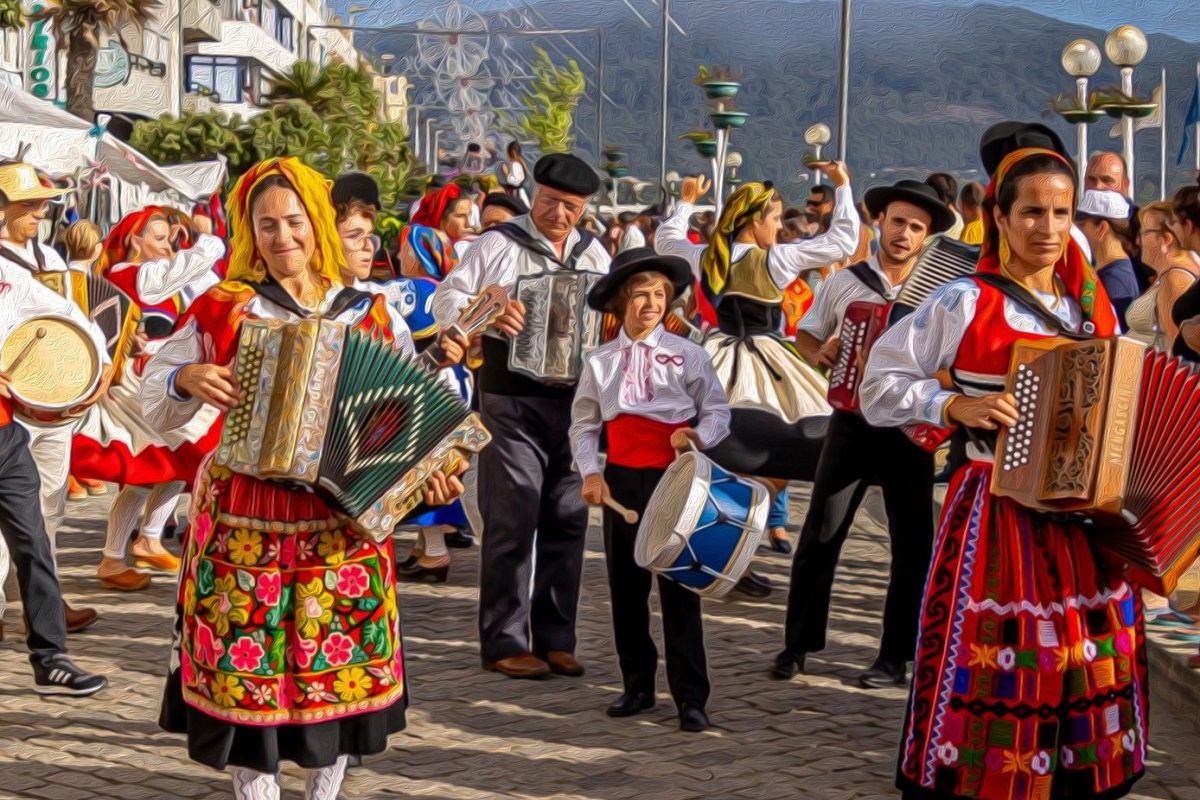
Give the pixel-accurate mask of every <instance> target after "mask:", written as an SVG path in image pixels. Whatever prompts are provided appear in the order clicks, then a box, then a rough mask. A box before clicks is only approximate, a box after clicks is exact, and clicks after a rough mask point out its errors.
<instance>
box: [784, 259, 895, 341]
mask: <svg viewBox="0 0 1200 800" xmlns="http://www.w3.org/2000/svg"><path fill="white" fill-rule="evenodd" d="M866 263H867V265H868V266H869V267H870V268H871V271H872V272H874V273H875V275H876V276H878V278H879V281H880V283H882V284H883V288H884V289H885V290H886V291H887V294H886V296H884V297H880V296H879V295H878V294H876V292H875V290H874V289H872V288H871V287H869V286H867V285H866V284H865V283H863V282H862V280H861V279H860V278H859V277H858V276H857V275H855V274H854V273H853V272H851V271H850V270H849V268H847V269H839V270H838V271H837V272H835V273H833V274H832V275H831V276H829V279H828V280H826V281H825V282H824V283H823V284H821V287H820V288H819V289H817V290H816V296H815V297H814V298H813V304H812V308H810V309H809V310H808V313H807V314H805V315H804V317H803V318H802V319H801V320H800V324H799V325H798V326H797V330H802V331H804V332H805V333H807V334H809V335H810V336H812V337H813V338H814V339H816V340H817V341H819V342H825V341H827V340H828V339H829V337H830V336H833V335H834V334H835V333H837V332H838V329H839V328H840V327H841V326H842V318H843V317H845V316H846V308H847V307H848V306H849V305H850V304H851V303H858V302H867V303H884V302H887V303H890V302H892V301H893V300H895V299H896V295H898V294H900V289H901V288H903V286H904V284H903V283H897V284H896V285H895V286H893V285H892V283H891V281H889V280H888V277H887V275H885V274H884V272H883V270H882V269H881V268H880V267H879V257H878V256H871V257H870V258H869V259H868V260H867V262H866Z"/></svg>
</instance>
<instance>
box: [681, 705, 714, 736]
mask: <svg viewBox="0 0 1200 800" xmlns="http://www.w3.org/2000/svg"><path fill="white" fill-rule="evenodd" d="M709 724H710V723H709V721H708V714H705V713H704V709H703V708H701V707H700V706H698V705H696V704H695V703H684V704H683V705H681V706H680V707H679V730H681V731H687V732H688V733H699V732H700V731H703V730H707V729H708V726H709Z"/></svg>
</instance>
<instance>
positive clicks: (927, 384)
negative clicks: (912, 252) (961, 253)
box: [859, 279, 979, 427]
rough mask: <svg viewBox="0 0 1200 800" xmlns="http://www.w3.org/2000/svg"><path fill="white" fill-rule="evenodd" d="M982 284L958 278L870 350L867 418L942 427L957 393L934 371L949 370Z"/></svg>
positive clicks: (864, 391)
mask: <svg viewBox="0 0 1200 800" xmlns="http://www.w3.org/2000/svg"><path fill="white" fill-rule="evenodd" d="M978 299H979V287H977V286H976V285H975V283H974V282H973V281H970V280H965V279H964V280H957V281H954V282H953V283H951V284H949V285H947V286H944V287H943V288H942V289H940V290H938V292H937V293H936V294H934V295H933V297H931V298H929V299H928V300H927V301H925V303H924V304H923V305H922V306H921V307H920V308H918V309H917V310H916V311H915V312H913V313H912V314H910V315H909V316H907V317H905V318H904V319H902V320H901V321H900V322H898V323H897V324H896V325H895V327H893V328H890V329H889V330H888V331H887V332H886V333H884V334H883V336H882V337H881V338H880V339H879V341H877V342H876V343H875V346H874V347H873V348H871V354H870V356H869V357H868V358H867V368H866V372H865V373H864V375H863V381H862V384H861V386H860V387H859V400H860V402H861V405H862V412H863V416H864V417H866V419H867V422H869V423H871V424H872V425H879V426H883V427H900V426H903V425H909V424H912V423H921V422H923V423H927V424H930V425H942V424H944V423H945V420H944V417H943V412H944V410H945V407H946V402H947V401H948V400H949V399H950V398H951V397H953V396H954V394H955V393H954V392H951V391H947V390H946V389H943V388H942V385H941V383H940V382H939V381H938V379H937V378H935V377H934V375H935V374H936V373H938V372H940V371H941V370H944V369H949V368H950V365H951V364H953V363H954V358H955V356H956V355H957V354H958V346H959V344H960V343H961V342H962V338H963V335H964V334H965V333H966V331H967V327H968V326H969V325H970V324H971V320H972V319H974V317H975V305H976V302H977V301H978Z"/></svg>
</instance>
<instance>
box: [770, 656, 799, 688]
mask: <svg viewBox="0 0 1200 800" xmlns="http://www.w3.org/2000/svg"><path fill="white" fill-rule="evenodd" d="M802 672H804V653H789V652H788V651H786V650H784V651H783V652H782V653H780V654H779V655H777V656H775V664H774V666H772V667H771V677H773V678H775V679H777V680H781V681H790V680H791V679H792V678H794V677H796V676H797V675H799V674H801V673H802Z"/></svg>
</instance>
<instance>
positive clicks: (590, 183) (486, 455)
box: [433, 154, 609, 678]
mask: <svg viewBox="0 0 1200 800" xmlns="http://www.w3.org/2000/svg"><path fill="white" fill-rule="evenodd" d="M533 177H534V181H535V182H536V184H537V187H536V189H535V190H534V194H533V203H532V208H531V211H530V213H529V214H528V215H526V216H520V217H517V218H515V219H514V220H512V221H510V222H505V223H501V224H499V225H496V226H494V227H493V228H491V229H490V230H488V231H487V232H485V233H484V234H483V235H482V236H480V237H479V239H477V240H476V241H475V244H474V245H473V246H472V247H471V249H470V250H469V251H468V252H467V254H466V256H464V258H463V260H462V262H461V263H460V264H459V265H458V267H456V268H455V269H454V270H453V271H451V273H450V274H449V275H448V276H447V277H446V279H445V281H444V282H443V283H442V284H441V286H439V287H438V290H437V293H436V294H435V295H434V300H433V309H434V316H435V317H436V318H437V321H438V323H439V324H440V325H447V324H449V323H451V322H453V321H454V319H455V317H456V315H457V313H458V311H459V309H461V308H462V307H463V306H465V305H466V304H467V303H468V302H469V301H470V300H471V298H474V297H476V296H477V295H478V294H479V293H480V292H481V291H483V290H484V289H485V288H486V287H488V286H492V285H500V286H503V287H504V288H506V289H508V290H509V292H510V296H512V297H514V299H513V300H511V301H510V302H509V306H508V309H507V310H506V312H505V314H504V315H503V316H502V317H501V318H500V320H499V321H498V322H497V323H496V325H495V326H494V328H493V330H495V331H497V334H491V335H485V336H484V337H483V357H484V362H483V365H482V367H481V368H480V369H479V371H478V373H477V381H478V383H477V385H478V389H479V405H480V411H481V414H482V417H483V424H484V426H485V427H486V428H487V429H488V431H490V432H491V434H492V443H491V445H490V446H489V447H488V448H487V449H486V450H485V451H484V452H483V453H481V454H480V461H479V506H480V514H481V516H482V517H483V524H484V533H483V537H482V545H481V553H480V592H479V638H480V656H481V658H482V661H483V666H484V668H485V669H488V670H494V671H496V672H500V673H502V674H504V675H507V676H509V677H512V678H534V677H540V676H542V675H545V674H547V673H550V672H554V673H556V674H560V675H569V676H578V675H582V674H583V672H584V667H583V665H582V664H581V663H579V661H578V660H576V658H575V641H576V639H575V619H576V614H577V611H578V606H579V589H580V578H581V573H582V570H583V554H584V546H585V536H586V533H587V516H588V512H587V506H586V505H585V504H584V502H583V498H582V497H581V496H580V487H581V479H580V476H579V474H578V473H577V472H575V471H574V469H573V468H572V465H573V457H572V454H571V444H570V437H569V429H570V425H571V402H572V399H573V397H574V394H575V385H574V384H575V379H574V378H570V377H567V378H563V377H546V375H545V374H538V371H537V370H532V371H531V370H528V369H526V370H524V371H523V372H518V371H515V370H514V369H511V368H510V367H509V364H510V363H512V361H513V359H518V358H521V357H523V354H524V351H526V350H529V349H534V350H540V349H542V347H544V349H545V351H546V352H547V353H550V352H551V351H554V352H557V353H560V354H561V353H562V352H564V351H571V352H569V355H568V356H567V357H566V361H571V362H574V366H575V369H576V371H577V370H578V367H579V364H580V362H581V361H582V352H581V350H580V346H581V343H582V336H581V334H580V331H578V330H576V329H577V328H579V326H580V325H582V324H583V322H582V320H581V317H582V316H583V310H584V307H583V303H582V301H583V298H584V297H585V296H586V294H587V281H588V280H589V279H588V276H589V275H590V276H594V277H596V278H598V277H599V276H602V275H604V274H607V272H608V269H609V254H608V251H607V250H606V249H605V247H604V245H603V244H602V243H601V242H600V241H599V240H598V239H597V238H596V237H594V236H592V235H591V234H590V233H587V232H586V231H583V230H581V229H579V228H578V227H576V226H577V225H578V224H579V221H580V219H581V218H582V217H583V212H584V209H585V207H586V204H587V200H588V198H589V197H590V196H591V195H592V194H594V193H595V192H596V191H597V190H598V189H599V188H600V180H599V177H598V176H597V174H596V172H595V170H593V169H592V168H591V167H590V166H589V165H588V164H587V163H586V162H584V161H583V160H582V159H579V158H576V157H575V156H572V155H567V154H552V155H547V156H543V157H542V158H541V159H539V160H538V162H537V164H536V165H535V166H534V170H533ZM539 276H551V277H554V278H558V277H560V276H561V277H562V279H563V280H564V281H565V282H568V283H569V282H570V281H571V280H572V278H578V279H579V284H578V285H577V286H575V287H574V290H573V291H570V290H568V292H567V294H568V295H571V296H574V297H576V298H577V299H578V300H579V301H580V302H579V304H578V306H572V307H571V308H562V307H557V306H556V305H554V304H551V305H549V306H548V307H546V308H539V309H526V307H525V305H524V304H523V303H522V302H521V301H520V300H518V299H515V297H516V294H517V290H518V288H519V287H518V282H519V280H521V279H527V280H528V279H536V278H538V277H539ZM527 310H528V311H529V312H530V313H531V318H530V321H531V322H532V321H533V320H535V319H536V320H545V322H546V330H544V331H543V330H538V331H533V330H532V329H531V330H530V331H526V333H525V335H524V336H522V331H523V330H524V329H525V328H526V322H527V321H526V312H527ZM530 334H532V336H531V335H530ZM559 334H562V335H561V336H560V335H559ZM552 337H553V338H554V340H553V341H551V338H552ZM514 339H516V340H518V341H517V343H516V344H514V342H513V340H514ZM510 349H511V350H513V351H514V352H513V353H512V354H511V357H510ZM535 555H536V557H535ZM531 573H532V587H533V588H532V593H531V592H530V583H531V581H530V579H531Z"/></svg>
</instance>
